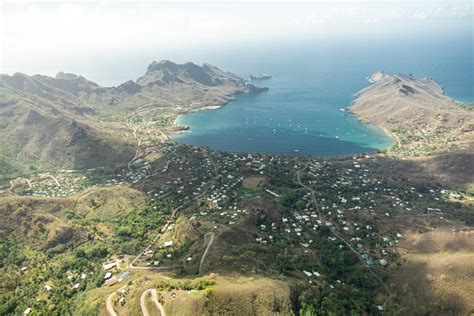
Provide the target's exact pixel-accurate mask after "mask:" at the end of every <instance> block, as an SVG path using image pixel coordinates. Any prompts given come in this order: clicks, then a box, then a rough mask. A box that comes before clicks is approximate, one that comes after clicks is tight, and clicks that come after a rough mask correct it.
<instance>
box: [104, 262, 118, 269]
mask: <svg viewBox="0 0 474 316" xmlns="http://www.w3.org/2000/svg"><path fill="white" fill-rule="evenodd" d="M116 266H117V262H116V261H114V262H111V263H106V264H104V270H105V271H107V270H110V269H112V268H114V267H116Z"/></svg>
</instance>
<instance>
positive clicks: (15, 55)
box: [0, 0, 472, 73]
mask: <svg viewBox="0 0 474 316" xmlns="http://www.w3.org/2000/svg"><path fill="white" fill-rule="evenodd" d="M469 17H472V3H471V2H470V1H460V0H453V1H449V2H439V1H438V2H432V1H418V2H414V3H413V1H408V0H399V1H396V2H393V1H389V0H378V1H375V0H374V1H370V0H369V1H367V0H366V1H364V2H357V1H353V2H348V1H311V0H301V1H300V3H299V4H294V3H293V2H291V1H289V0H284V1H270V0H268V1H267V0H260V1H259V2H258V3H250V0H244V1H230V0H229V1H212V0H211V1H207V2H201V1H198V0H195V1H191V0H187V1H179V0H178V1H174V2H173V3H171V2H166V1H141V2H132V1H114V2H112V1H89V0H82V1H81V0H76V1H70V2H65V3H64V2H61V1H56V0H48V1H33V2H32V1H23V0H15V1H13V0H4V1H3V2H2V10H1V16H0V20H1V22H0V23H1V24H0V27H1V29H0V32H1V34H0V35H1V42H0V44H1V45H2V48H1V55H0V58H1V64H0V67H1V69H0V72H7V73H11V72H14V71H25V72H31V71H41V69H40V68H38V65H46V64H51V63H56V64H61V63H63V64H64V63H65V62H66V61H67V60H76V61H78V60H87V59H92V58H94V57H95V56H99V55H101V56H107V55H110V54H128V53H129V52H131V51H135V52H136V51H139V50H150V49H154V50H156V51H157V52H158V51H164V50H167V51H171V50H192V49H194V48H196V47H203V46H207V45H214V46H216V45H221V46H222V45H227V44H229V43H235V42H245V41H249V40H254V41H258V40H260V39H264V40H267V39H284V38H288V37H290V38H295V37H298V36H310V35H321V36H330V35H331V33H332V32H344V31H351V30H352V29H354V27H355V26H357V25H362V26H363V25H374V24H378V25H383V23H387V22H399V21H407V20H408V21H410V20H413V21H426V20H433V19H447V18H456V19H458V18H469Z"/></svg>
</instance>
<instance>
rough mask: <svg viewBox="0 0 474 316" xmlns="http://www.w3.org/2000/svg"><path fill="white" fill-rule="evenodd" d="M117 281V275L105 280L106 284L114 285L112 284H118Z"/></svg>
mask: <svg viewBox="0 0 474 316" xmlns="http://www.w3.org/2000/svg"><path fill="white" fill-rule="evenodd" d="M117 282H118V279H117V277H112V278H110V279H108V280H107V281H105V283H104V284H105V285H107V286H112V285H114V284H116V283H117Z"/></svg>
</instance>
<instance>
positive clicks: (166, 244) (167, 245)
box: [163, 240, 173, 248]
mask: <svg viewBox="0 0 474 316" xmlns="http://www.w3.org/2000/svg"><path fill="white" fill-rule="evenodd" d="M171 246H173V241H171V240H170V241H165V243H164V245H163V247H165V248H167V247H171Z"/></svg>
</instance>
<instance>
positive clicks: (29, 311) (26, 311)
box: [23, 307, 31, 315]
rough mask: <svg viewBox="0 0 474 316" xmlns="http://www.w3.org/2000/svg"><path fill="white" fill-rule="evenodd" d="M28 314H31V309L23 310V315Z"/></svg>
mask: <svg viewBox="0 0 474 316" xmlns="http://www.w3.org/2000/svg"><path fill="white" fill-rule="evenodd" d="M29 313H31V307H28V308H27V309H25V311H24V312H23V315H28V314H29Z"/></svg>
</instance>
